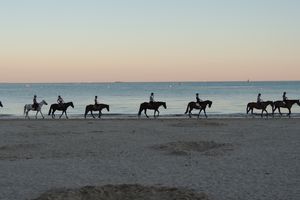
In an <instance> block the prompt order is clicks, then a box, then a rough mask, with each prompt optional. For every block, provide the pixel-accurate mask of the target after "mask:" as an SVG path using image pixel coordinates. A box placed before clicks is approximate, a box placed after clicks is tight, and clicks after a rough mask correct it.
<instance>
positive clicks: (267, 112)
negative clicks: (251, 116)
mask: <svg viewBox="0 0 300 200" xmlns="http://www.w3.org/2000/svg"><path fill="white" fill-rule="evenodd" d="M265 111H266V113H267V118H268V117H269V113H268V111H267V110H266V109H265Z"/></svg>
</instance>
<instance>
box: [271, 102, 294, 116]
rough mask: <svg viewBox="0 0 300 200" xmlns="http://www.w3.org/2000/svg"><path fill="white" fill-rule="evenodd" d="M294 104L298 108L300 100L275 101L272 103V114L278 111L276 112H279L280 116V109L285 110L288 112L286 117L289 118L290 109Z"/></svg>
mask: <svg viewBox="0 0 300 200" xmlns="http://www.w3.org/2000/svg"><path fill="white" fill-rule="evenodd" d="M295 103H297V104H298V106H300V100H286V101H275V102H274V107H273V114H274V112H275V111H276V110H277V109H278V112H279V114H280V116H282V113H281V111H280V108H286V109H288V110H289V113H288V114H287V116H289V117H291V113H292V112H291V108H292V107H293V105H294V104H295Z"/></svg>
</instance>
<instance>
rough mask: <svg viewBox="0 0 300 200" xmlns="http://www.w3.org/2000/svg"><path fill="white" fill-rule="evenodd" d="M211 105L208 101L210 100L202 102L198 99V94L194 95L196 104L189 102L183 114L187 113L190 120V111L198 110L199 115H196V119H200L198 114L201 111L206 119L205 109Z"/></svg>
mask: <svg viewBox="0 0 300 200" xmlns="http://www.w3.org/2000/svg"><path fill="white" fill-rule="evenodd" d="M211 105H212V101H210V100H206V101H203V100H201V99H200V98H199V94H198V93H196V102H194V101H191V102H189V103H188V105H187V107H186V111H185V113H184V114H187V113H188V114H189V117H190V118H191V117H192V110H193V109H197V110H199V113H198V115H197V117H198V118H199V117H200V113H201V112H202V111H203V112H204V115H205V117H206V118H207V114H206V107H207V106H208V108H210V107H211Z"/></svg>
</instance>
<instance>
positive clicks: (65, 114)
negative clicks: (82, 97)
mask: <svg viewBox="0 0 300 200" xmlns="http://www.w3.org/2000/svg"><path fill="white" fill-rule="evenodd" d="M64 112H65V115H66V119H69V117H68V115H67V111H66V110H65V111H64Z"/></svg>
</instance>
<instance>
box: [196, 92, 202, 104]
mask: <svg viewBox="0 0 300 200" xmlns="http://www.w3.org/2000/svg"><path fill="white" fill-rule="evenodd" d="M200 102H202V99H200V98H199V94H198V93H196V103H197V105H198V106H200Z"/></svg>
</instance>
